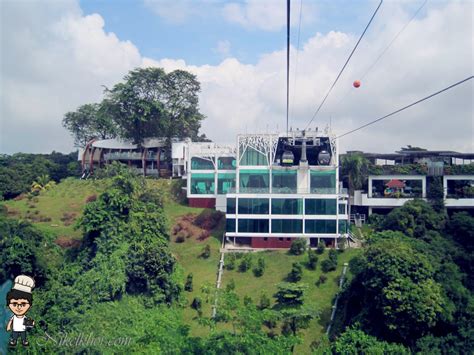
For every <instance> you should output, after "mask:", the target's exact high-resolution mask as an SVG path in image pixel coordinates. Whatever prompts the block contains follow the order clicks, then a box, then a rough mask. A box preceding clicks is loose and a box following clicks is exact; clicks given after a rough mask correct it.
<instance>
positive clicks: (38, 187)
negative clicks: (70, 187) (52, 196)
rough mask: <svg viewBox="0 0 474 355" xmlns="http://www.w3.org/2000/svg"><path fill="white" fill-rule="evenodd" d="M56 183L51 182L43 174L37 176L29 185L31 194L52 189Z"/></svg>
mask: <svg viewBox="0 0 474 355" xmlns="http://www.w3.org/2000/svg"><path fill="white" fill-rule="evenodd" d="M55 184H56V183H55V182H54V181H53V180H51V178H50V177H49V175H47V174H44V175H41V176H38V177H37V178H36V180H35V181H33V183H32V184H31V192H41V191H44V190H49V189H50V188H52V187H53V186H54V185H55Z"/></svg>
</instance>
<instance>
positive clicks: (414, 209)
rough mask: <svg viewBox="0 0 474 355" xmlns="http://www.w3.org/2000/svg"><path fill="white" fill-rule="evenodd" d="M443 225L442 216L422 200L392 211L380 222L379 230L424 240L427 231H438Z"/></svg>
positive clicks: (407, 203) (410, 202) (413, 201)
mask: <svg viewBox="0 0 474 355" xmlns="http://www.w3.org/2000/svg"><path fill="white" fill-rule="evenodd" d="M444 223H445V220H444V215H441V214H439V213H436V212H435V211H434V210H433V209H432V208H431V206H430V205H429V204H428V203H426V202H425V201H423V200H412V201H408V202H406V203H405V204H404V205H403V206H402V207H400V208H395V209H394V210H392V211H391V212H390V213H389V214H388V215H387V216H386V217H385V219H384V221H383V222H382V225H381V227H380V229H381V230H393V231H400V232H402V233H405V234H406V235H408V236H410V237H415V238H424V237H425V236H426V234H427V232H428V231H430V230H431V231H439V230H441V229H442V228H443V226H444Z"/></svg>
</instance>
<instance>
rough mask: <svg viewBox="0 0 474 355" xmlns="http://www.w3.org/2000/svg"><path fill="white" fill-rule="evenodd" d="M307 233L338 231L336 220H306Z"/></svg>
mask: <svg viewBox="0 0 474 355" xmlns="http://www.w3.org/2000/svg"><path fill="white" fill-rule="evenodd" d="M305 233H331V234H333V233H336V220H335V219H332V220H325V219H313V220H308V219H307V220H306V221H305Z"/></svg>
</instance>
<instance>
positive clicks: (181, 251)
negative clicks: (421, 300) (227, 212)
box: [2, 178, 359, 353]
mask: <svg viewBox="0 0 474 355" xmlns="http://www.w3.org/2000/svg"><path fill="white" fill-rule="evenodd" d="M147 183H148V184H150V185H152V186H153V187H155V188H156V189H158V190H159V191H160V193H161V196H162V197H163V199H164V211H165V214H166V216H167V218H168V221H169V224H168V227H169V231H170V235H172V237H171V243H170V247H171V250H172V253H173V254H174V256H175V257H176V259H177V260H178V263H179V272H178V274H180V277H181V278H182V279H183V280H184V279H185V278H186V276H187V275H188V274H189V273H192V274H193V286H194V287H193V291H192V292H183V294H184V295H185V298H186V303H187V305H186V306H185V307H183V308H180V309H179V312H181V313H182V314H181V317H182V319H183V323H184V324H187V325H189V326H190V335H192V336H202V335H206V334H208V333H209V327H206V326H203V325H201V324H200V323H198V322H197V320H196V319H197V312H196V311H195V310H193V309H192V308H191V307H189V305H190V304H191V302H192V300H193V299H194V298H195V297H200V298H201V299H202V300H203V308H202V311H203V314H204V315H205V316H209V315H210V314H211V304H212V302H213V291H212V289H213V287H214V285H215V281H216V274H217V267H218V260H219V257H220V255H219V248H220V245H221V240H222V234H223V232H224V225H225V221H224V218H223V217H221V218H220V219H219V216H217V217H216V219H217V222H216V223H214V224H215V225H213V223H211V224H209V221H208V220H207V219H208V218H211V217H212V216H213V215H215V212H212V211H211V210H205V209H198V208H190V207H187V206H185V205H183V204H180V203H178V202H177V198H176V196H177V193H178V192H179V186H177V182H176V181H173V182H171V181H169V180H158V181H157V180H147ZM105 186H106V181H103V180H88V181H81V180H77V179H71V178H69V179H66V180H64V181H63V182H61V183H60V184H58V185H56V186H54V187H53V188H52V189H51V190H48V191H44V192H42V193H41V194H40V195H39V196H37V197H34V198H33V199H31V200H30V199H28V198H23V199H17V200H16V201H13V200H11V201H6V202H3V203H2V204H3V205H4V206H5V207H6V209H7V214H8V216H9V217H11V218H17V219H26V220H29V221H31V222H32V223H33V224H34V225H36V226H37V227H38V228H39V229H41V230H42V231H45V232H47V233H49V234H51V235H53V237H54V240H55V241H56V244H58V245H59V246H60V247H61V249H62V250H69V249H70V248H74V247H75V246H76V245H78V243H79V242H80V239H81V231H80V230H77V229H76V228H75V227H74V226H75V222H76V221H77V219H78V218H79V217H80V216H81V214H82V211H83V209H84V206H85V205H86V203H87V201H91V200H94V199H95V198H96V196H97V195H98V194H100V193H101V192H102V191H103V190H104V188H105ZM186 221H188V222H187V223H188V224H187V225H186V223H185V222H186ZM198 222H199V223H198ZM178 224H179V225H184V226H185V229H188V230H191V231H190V232H187V233H186V234H185V237H184V238H182V242H180V241H179V240H178V242H177V239H178V236H179V235H180V233H179V232H177V229H180V228H177V227H176V226H177V225H178ZM197 224H199V225H200V226H198V225H197ZM181 235H183V234H182V233H181ZM206 245H209V246H210V250H211V252H210V256H209V257H208V258H202V257H200V255H201V253H202V250H203V248H204V247H205V246H206ZM358 253H359V250H347V251H345V252H343V253H340V254H339V258H338V266H337V269H336V270H335V271H333V272H329V273H328V274H326V275H327V280H326V282H324V283H322V284H320V285H319V286H316V284H315V283H316V281H317V280H318V279H319V277H320V275H321V274H322V272H321V268H320V265H321V261H322V260H324V259H326V258H327V251H326V252H325V253H324V254H323V255H319V261H318V265H317V268H316V270H315V271H310V270H308V269H307V268H305V267H304V268H303V269H304V271H303V278H302V282H303V283H305V284H306V285H307V286H308V291H307V293H306V303H307V304H308V305H311V306H312V307H314V308H316V309H317V310H318V311H319V312H320V319H317V320H313V321H312V322H311V325H310V327H309V329H307V330H305V331H304V332H303V334H304V344H303V345H300V346H298V347H297V351H298V352H300V353H307V352H309V346H310V344H311V343H312V342H313V341H317V340H318V339H320V337H321V335H322V334H324V332H325V329H326V326H327V323H328V320H329V317H330V313H331V306H332V302H333V298H334V296H335V294H336V293H337V290H338V281H339V276H340V274H341V270H342V265H343V263H345V262H348V261H349V260H350V259H351V258H352V257H354V256H355V255H357V254H358ZM63 254H64V253H63ZM259 257H262V258H263V259H264V260H265V265H266V268H265V272H264V274H263V276H261V277H256V276H254V274H253V272H252V269H250V270H248V271H247V272H239V271H237V268H236V269H234V270H225V271H224V274H223V287H224V288H225V287H226V286H227V285H229V283H230V282H231V280H233V282H234V283H235V292H236V293H237V294H238V295H239V296H240V298H241V299H243V298H244V297H246V296H247V297H250V298H251V299H252V300H253V302H254V303H255V304H258V303H259V300H260V296H261V295H262V294H265V295H267V296H268V297H269V298H270V299H271V300H272V302H273V298H272V296H273V294H274V293H275V291H276V284H278V283H279V282H282V281H284V280H285V278H286V276H287V274H288V272H289V270H291V266H292V264H293V263H295V262H299V263H302V264H305V262H306V259H307V256H306V254H304V255H300V256H293V255H289V254H288V252H287V251H272V252H258V253H252V260H253V265H255V264H256V262H257V259H258V258H259ZM227 258H230V257H229V256H228V254H227ZM238 263H239V259H237V264H238ZM122 302H133V301H130V300H129V298H125V299H124V300H123V301H120V302H119V305H117V306H116V307H117V312H121V311H120V309H121V306H120V303H122ZM124 305H125V303H124ZM156 312H161V311H160V310H159V309H156ZM221 324H222V323H221ZM104 326H105V325H104ZM224 327H226V326H225V325H224Z"/></svg>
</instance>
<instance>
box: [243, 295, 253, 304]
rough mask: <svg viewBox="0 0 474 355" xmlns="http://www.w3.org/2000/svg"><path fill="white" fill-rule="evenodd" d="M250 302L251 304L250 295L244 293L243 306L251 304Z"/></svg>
mask: <svg viewBox="0 0 474 355" xmlns="http://www.w3.org/2000/svg"><path fill="white" fill-rule="evenodd" d="M251 304H253V300H252V298H251V297H250V296H247V295H245V296H244V305H245V306H249V305H251Z"/></svg>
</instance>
